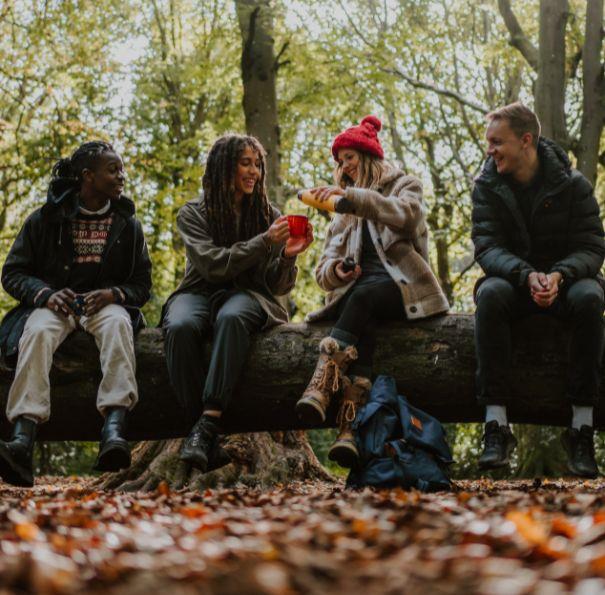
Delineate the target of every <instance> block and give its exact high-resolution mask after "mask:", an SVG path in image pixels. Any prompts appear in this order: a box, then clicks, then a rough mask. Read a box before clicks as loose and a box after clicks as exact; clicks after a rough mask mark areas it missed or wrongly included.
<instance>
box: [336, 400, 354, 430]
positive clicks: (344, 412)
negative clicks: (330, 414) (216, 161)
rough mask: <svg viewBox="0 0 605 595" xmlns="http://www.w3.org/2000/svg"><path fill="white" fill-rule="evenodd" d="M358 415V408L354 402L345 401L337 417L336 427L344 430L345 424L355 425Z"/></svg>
mask: <svg viewBox="0 0 605 595" xmlns="http://www.w3.org/2000/svg"><path fill="white" fill-rule="evenodd" d="M356 415H357V406H356V405H355V403H354V402H353V401H344V402H343V403H342V405H341V406H340V409H339V411H338V415H337V416H336V425H337V426H339V427H340V428H342V427H343V426H344V425H345V424H350V423H353V421H354V420H355V416H356Z"/></svg>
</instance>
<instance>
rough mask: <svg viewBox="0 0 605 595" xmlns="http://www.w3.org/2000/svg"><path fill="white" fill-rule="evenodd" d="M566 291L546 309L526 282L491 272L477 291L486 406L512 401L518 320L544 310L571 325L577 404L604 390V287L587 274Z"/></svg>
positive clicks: (480, 393)
mask: <svg viewBox="0 0 605 595" xmlns="http://www.w3.org/2000/svg"><path fill="white" fill-rule="evenodd" d="M561 290H562V291H561V293H560V294H559V296H558V297H557V299H556V300H555V301H554V303H553V304H552V305H551V306H550V307H549V308H547V309H544V308H540V307H539V306H538V305H537V304H536V303H535V302H534V301H533V300H532V299H531V296H530V295H529V290H528V289H527V288H526V287H522V288H517V287H513V286H512V285H511V284H510V283H509V282H508V281H505V280H504V279H501V278H499V277H488V278H487V279H486V280H485V281H484V282H483V283H482V284H481V285H480V286H479V290H478V291H477V295H476V302H477V309H476V311H475V347H476V350H477V374H476V387H477V398H478V400H479V402H480V403H482V404H485V405H506V403H507V402H508V400H509V395H508V394H507V386H506V375H507V373H508V371H509V370H510V366H511V357H512V355H511V351H512V346H511V326H512V323H513V322H514V321H516V320H518V319H520V318H523V317H524V316H528V315H530V314H537V313H542V314H545V315H550V316H556V317H558V318H563V319H565V320H568V321H569V322H570V324H571V340H570V346H569V357H570V362H569V378H568V384H567V396H568V398H569V400H570V401H571V403H572V404H574V405H594V404H595V403H596V401H597V398H598V394H599V379H600V374H601V359H602V356H603V343H604V335H603V309H604V305H605V300H604V297H603V289H602V288H601V286H600V284H599V282H598V281H597V280H596V279H581V280H580V281H577V282H576V283H573V284H572V285H569V286H568V287H565V285H563V286H562V287H561Z"/></svg>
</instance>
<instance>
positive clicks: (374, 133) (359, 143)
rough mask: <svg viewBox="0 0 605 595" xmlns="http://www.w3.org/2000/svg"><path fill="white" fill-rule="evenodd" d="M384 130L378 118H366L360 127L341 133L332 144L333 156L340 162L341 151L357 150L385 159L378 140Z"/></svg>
mask: <svg viewBox="0 0 605 595" xmlns="http://www.w3.org/2000/svg"><path fill="white" fill-rule="evenodd" d="M381 128H382V122H381V121H380V120H379V119H378V118H377V117H376V116H366V117H365V118H364V119H363V120H362V121H361V122H360V123H359V126H351V128H347V129H346V130H345V131H344V132H341V133H340V134H339V135H338V136H337V137H336V138H335V139H334V142H333V143H332V155H334V159H335V160H336V161H338V151H339V150H340V149H355V150H356V151H362V152H364V153H369V154H370V155H374V156H375V157H378V158H379V159H384V151H383V150H382V147H381V146H380V141H379V140H378V132H379V130H380V129H381Z"/></svg>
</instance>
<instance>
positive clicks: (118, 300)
mask: <svg viewBox="0 0 605 595" xmlns="http://www.w3.org/2000/svg"><path fill="white" fill-rule="evenodd" d="M123 188H124V167H123V164H122V159H121V158H120V156H119V155H118V154H117V153H116V151H115V150H114V149H113V147H112V146H111V145H110V144H108V143H106V142H102V141H93V142H87V143H84V144H83V145H81V146H80V147H79V148H78V149H77V150H76V151H75V152H74V153H73V154H72V156H71V157H69V158H67V159H61V160H60V161H58V162H57V163H56V164H55V166H54V167H53V170H52V179H51V182H50V185H49V187H48V193H47V199H46V204H45V205H44V206H43V207H41V208H39V209H36V210H35V211H34V212H33V213H32V214H31V215H30V216H29V217H28V218H27V220H26V221H25V223H24V225H23V228H22V229H21V231H20V232H19V234H18V236H17V238H16V239H15V242H14V243H13V245H12V247H11V249H10V251H9V253H8V256H7V258H6V262H5V264H4V267H3V268H2V285H3V286H4V289H5V290H6V291H7V292H8V293H9V294H10V295H11V296H13V297H14V298H15V299H17V300H18V301H19V304H18V305H17V306H16V307H15V308H14V309H13V310H11V311H10V312H9V313H8V314H7V315H6V317H5V318H4V320H3V321H2V323H1V325H0V347H1V349H2V355H3V356H4V358H5V361H7V362H8V363H9V364H10V363H11V362H12V363H14V362H15V360H16V371H15V378H14V380H13V384H12V386H11V388H10V391H9V394H8V402H7V417H8V419H9V421H10V422H11V423H13V424H14V431H13V437H12V440H10V441H8V442H2V441H0V477H1V478H2V479H3V480H4V481H6V482H8V483H11V484H13V485H19V486H31V485H33V471H32V467H33V465H32V457H33V446H34V441H35V436H36V428H37V426H38V424H41V423H43V422H45V421H46V420H47V419H48V418H49V416H50V383H49V372H50V368H51V365H52V360H53V353H54V352H55V350H56V349H57V347H58V346H59V345H60V344H61V343H62V341H63V340H64V339H65V338H66V337H67V336H68V335H69V334H70V333H71V332H72V331H74V330H76V329H78V328H79V329H83V330H84V331H86V332H88V333H90V334H91V335H93V337H94V338H95V342H96V344H97V346H98V348H99V351H100V356H101V369H102V372H103V379H102V380H101V384H100V385H99V389H98V394H97V408H98V409H99V412H100V413H101V414H102V415H103V416H104V417H105V423H104V426H103V430H102V434H101V444H100V447H99V456H98V458H97V462H96V465H95V468H96V469H97V470H100V471H116V470H118V469H122V468H126V467H128V466H129V465H130V449H129V447H128V442H127V441H126V440H125V438H124V426H125V418H126V412H127V411H128V410H129V409H132V408H133V407H134V406H135V404H136V402H137V384H136V379H135V356H134V341H133V330H136V329H137V328H138V327H140V326H141V325H142V322H143V320H142V316H141V313H140V311H139V308H140V307H141V306H142V305H143V304H144V303H145V302H146V301H147V300H148V299H149V291H150V289H151V262H150V261H149V256H148V254H147V246H146V243H145V238H144V236H143V230H142V227H141V224H140V223H139V221H138V220H137V219H136V218H135V207H134V203H133V202H132V201H131V200H130V199H129V198H127V197H126V196H124V195H123V194H122V190H123Z"/></svg>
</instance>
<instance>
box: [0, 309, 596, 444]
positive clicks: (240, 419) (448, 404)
mask: <svg viewBox="0 0 605 595" xmlns="http://www.w3.org/2000/svg"><path fill="white" fill-rule="evenodd" d="M328 329H329V326H327V325H319V324H316V325H304V324H287V325H283V326H281V327H277V328H275V329H272V330H271V331H269V332H267V333H262V334H259V335H258V336H257V337H256V338H255V341H254V344H253V347H252V350H251V353H250V359H249V363H248V365H247V366H246V370H245V372H244V375H243V377H242V380H241V382H240V384H239V386H238V388H237V390H236V394H235V395H234V398H233V401H232V402H233V406H232V408H231V409H230V410H228V411H227V412H226V413H225V415H224V423H225V427H226V430H227V432H228V433H239V432H260V431H272V432H275V431H281V430H284V431H285V430H296V429H302V428H303V426H302V425H301V423H300V421H299V420H298V418H297V417H296V415H295V413H294V405H295V403H296V401H297V399H298V398H299V397H300V395H301V393H302V391H303V390H304V387H305V386H306V384H307V382H308V380H309V378H310V376H311V374H312V371H313V368H314V365H315V361H316V357H317V345H318V343H319V341H320V339H321V338H322V337H323V336H325V335H326V334H327V332H328ZM473 329H474V325H473V317H472V316H471V315H466V314H450V315H447V316H441V317H438V318H433V319H431V320H424V321H419V322H414V323H409V322H398V323H393V324H389V325H388V326H387V327H381V328H380V329H379V332H378V345H377V352H376V357H375V371H376V373H382V374H390V375H392V376H394V377H395V378H396V380H397V385H398V387H399V390H400V391H401V394H403V395H406V396H407V397H408V398H409V399H410V401H411V402H412V403H414V404H415V405H418V406H420V407H421V408H423V409H425V410H426V411H428V412H430V413H432V414H434V415H435V416H437V417H438V418H439V419H440V420H441V421H444V422H471V421H475V422H476V421H482V419H483V411H482V409H481V408H480V407H478V406H477V404H476V403H475V396H474V394H475V391H474V371H475V350H474V342H473ZM567 333H568V330H567V328H566V327H565V325H563V324H561V323H559V322H557V321H556V320H553V319H550V318H549V317H546V316H537V317H535V318H529V319H526V320H524V321H523V323H522V324H521V325H520V326H518V327H517V328H516V329H515V332H514V337H515V345H516V347H515V352H514V358H513V367H512V370H511V374H510V391H511V394H512V395H513V396H514V401H515V405H511V407H510V420H511V421H512V422H515V423H535V424H540V425H543V424H554V425H566V424H567V423H568V421H569V418H570V407H569V405H568V403H567V402H566V400H565V384H566V383H565V377H566V367H567V344H568V334H567ZM136 350H137V370H138V371H137V377H138V382H139V390H140V402H139V404H138V405H137V407H136V408H135V409H134V411H133V412H132V414H131V415H130V418H129V438H130V439H131V440H164V439H167V438H180V437H183V436H185V435H186V434H187V433H188V431H189V429H190V427H191V425H192V423H193V420H189V419H187V418H186V417H185V415H184V413H183V412H182V410H181V409H180V407H179V406H178V404H177V401H176V398H175V396H174V393H173V391H172V389H171V387H170V384H169V382H168V374H167V370H166V364H165V359H164V351H163V341H162V336H161V333H160V331H159V330H157V329H148V330H144V331H142V332H141V333H140V334H139V336H138V338H137V341H136ZM209 356H210V350H209V348H208V349H207V351H206V355H205V362H204V365H207V363H208V360H209ZM11 379H12V375H11V373H10V372H9V371H7V370H5V369H3V370H0V398H1V400H2V411H4V410H5V407H4V405H5V403H6V397H7V393H8V388H9V386H10V382H11ZM99 379H100V369H99V364H98V352H97V349H96V347H95V346H94V342H93V340H92V338H91V337H89V336H87V335H85V334H84V333H75V334H74V335H72V336H71V337H69V338H68V339H67V340H66V341H65V343H64V344H63V345H62V346H61V348H60V349H59V350H58V351H57V354H56V357H55V367H54V369H53V372H52V373H51V383H52V415H51V420H50V422H49V423H47V424H44V425H43V426H42V427H41V428H40V438H41V439H42V440H97V439H98V436H99V432H100V428H101V424H102V420H101V416H100V415H99V414H98V413H97V411H96V409H95V396H96V389H97V385H98V382H99ZM335 413H336V410H335V408H332V409H331V410H330V411H329V415H328V419H327V421H326V426H327V427H330V426H334V425H335ZM603 413H604V412H602V411H597V417H596V419H597V422H598V425H599V426H600V427H603V426H604V422H605V415H604V414H603ZM1 429H2V433H3V434H4V435H6V433H7V430H8V424H7V422H6V420H3V422H2V424H1Z"/></svg>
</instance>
